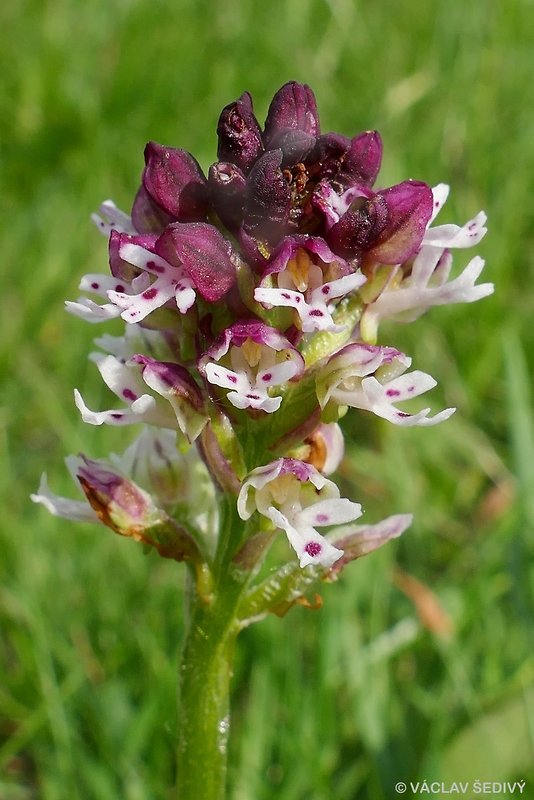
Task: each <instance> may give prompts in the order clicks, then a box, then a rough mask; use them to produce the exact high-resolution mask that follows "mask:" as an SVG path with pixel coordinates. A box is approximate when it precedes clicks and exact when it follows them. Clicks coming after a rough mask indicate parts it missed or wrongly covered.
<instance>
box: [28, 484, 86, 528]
mask: <svg viewBox="0 0 534 800" xmlns="http://www.w3.org/2000/svg"><path fill="white" fill-rule="evenodd" d="M30 498H31V499H32V500H33V502H34V503H40V504H41V505H43V506H44V507H45V508H46V510H47V511H49V512H50V514H53V515H54V516H55V517H63V519H70V520H73V521H74V522H99V519H98V517H97V515H96V514H95V512H94V511H93V509H92V508H91V506H90V505H89V504H88V503H87V502H84V501H83V500H70V499H69V498H67V497H60V496H59V495H56V494H53V493H52V492H51V491H50V488H49V486H48V481H47V479H46V474H44V473H43V475H42V476H41V482H40V483H39V489H38V490H37V492H35V494H31V495H30Z"/></svg>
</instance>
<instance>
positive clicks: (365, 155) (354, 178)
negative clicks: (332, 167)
mask: <svg viewBox="0 0 534 800" xmlns="http://www.w3.org/2000/svg"><path fill="white" fill-rule="evenodd" d="M381 163H382V139H381V137H380V134H379V133H378V131H365V133H360V134H359V136H355V137H354V138H353V139H352V140H351V142H350V145H349V147H348V148H347V151H346V153H345V155H344V157H343V159H342V161H341V163H340V167H339V171H338V174H337V179H338V180H339V182H340V183H341V185H342V186H343V187H344V188H348V187H350V186H355V185H363V186H372V185H373V184H374V182H375V180H376V177H377V175H378V173H379V170H380V165H381Z"/></svg>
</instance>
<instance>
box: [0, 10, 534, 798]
mask: <svg viewBox="0 0 534 800" xmlns="http://www.w3.org/2000/svg"><path fill="white" fill-rule="evenodd" d="M532 12H533V9H532V3H530V2H528V0H515V1H514V2H509V3H497V2H495V3H493V2H488V3H486V2H474V3H470V4H466V3H463V2H460V0H453V1H451V0H447V1H445V0H436V1H435V2H432V3H429V2H425V0H410V1H409V2H406V3H402V4H401V3H397V2H393V0H384V1H383V2H381V3H365V2H363V1H362V2H357V1H356V0H324V2H323V0H307V1H306V0H286V2H282V0H273V1H272V2H271V3H268V4H267V3H266V4H260V3H255V2H253V0H241V2H235V3H232V2H229V3H215V2H212V3H210V2H207V1H206V0H197V2H186V0H181V2H175V3H173V4H170V3H166V2H163V0H155V1H154V2H151V3H149V2H148V0H119V2H117V3H115V4H109V3H104V2H103V0H88V2H86V3H84V4H79V3H77V2H75V0H54V2H52V1H51V0H39V2H38V1H37V0H19V2H18V3H17V4H8V5H4V6H3V7H2V10H0V24H1V27H2V44H1V45H0V66H1V74H2V86H1V88H0V130H1V134H2V135H1V147H2V161H1V165H0V178H1V182H2V187H3V189H2V192H1V194H0V211H1V212H2V218H3V220H4V226H3V227H4V234H3V237H2V262H1V263H2V273H3V281H2V297H1V303H2V309H1V320H0V359H1V360H0V370H1V375H2V399H1V406H0V426H1V447H2V451H1V465H2V467H1V468H0V487H1V490H2V518H1V523H0V526H1V534H0V535H1V539H0V541H1V552H2V560H1V564H0V579H1V580H0V630H1V636H0V658H1V664H2V666H1V670H2V679H1V681H0V797H1V798H2V800H19V798H20V800H28V799H29V798H43V799H44V800H64V799H65V798H76V799H77V798H80V800H86V799H87V800H112V798H113V799H115V798H117V797H121V798H125V800H146V799H147V798H166V797H167V796H168V787H169V786H170V785H171V784H172V779H173V775H172V773H173V748H174V738H173V737H174V732H173V731H174V725H175V712H174V697H175V666H174V664H175V659H176V651H177V647H178V645H179V640H180V628H181V582H182V577H181V573H180V570H179V569H177V568H176V566H175V565H174V564H167V563H166V562H163V561H161V560H159V561H158V560H157V559H156V558H145V557H144V556H143V555H142V554H141V553H140V552H139V551H138V550H137V549H136V548H135V547H134V546H129V544H128V543H127V542H125V541H122V540H119V539H118V537H114V536H112V535H111V533H110V534H109V535H107V534H106V533H105V532H104V531H102V530H100V529H96V528H95V529H91V528H89V527H79V528H73V527H72V526H70V525H69V524H68V523H63V522H60V521H57V520H54V519H50V518H48V517H47V515H46V514H45V513H44V512H43V511H42V509H39V508H36V507H33V506H32V505H31V504H30V503H29V501H28V495H29V493H30V492H31V491H33V490H34V489H35V487H36V485H37V483H38V478H39V474H40V472H41V471H42V470H43V469H46V471H47V472H48V474H49V478H50V481H51V483H52V485H53V487H54V488H55V489H56V490H57V491H58V492H64V493H68V492H70V490H71V487H70V485H69V480H68V478H67V476H66V473H65V471H64V469H63V466H62V458H63V456H64V455H66V454H67V453H71V452H77V451H80V450H83V451H85V452H87V453H88V454H90V455H93V456H97V455H105V454H106V453H107V452H108V451H109V450H111V449H115V450H121V449H123V447H124V441H125V437H127V438H128V440H129V438H130V436H131V434H130V433H129V432H126V433H125V432H124V431H122V430H120V429H119V430H115V431H110V430H100V429H93V428H89V427H85V426H83V425H81V424H80V422H79V420H78V418H77V415H76V413H75V409H74V407H73V402H72V394H71V391H72V387H74V386H78V387H79V388H80V389H82V390H84V391H86V392H87V395H88V397H89V398H90V399H91V400H92V401H93V402H94V403H95V405H96V404H97V403H98V401H99V399H100V398H99V393H100V391H101V390H100V387H99V381H98V380H97V377H96V375H95V371H94V369H93V368H92V367H91V365H89V364H88V363H87V358H86V355H87V353H88V351H89V349H90V346H91V340H92V338H93V336H94V335H96V333H97V331H96V329H95V328H92V327H90V326H87V325H85V324H84V323H82V322H81V321H79V320H76V319H74V318H71V317H68V316H67V315H65V314H64V313H63V310H62V300H63V298H65V297H70V298H73V297H75V296H76V295H77V289H76V286H77V282H78V280H79V277H80V276H81V275H82V274H83V273H84V272H88V271H98V270H100V269H103V268H104V266H105V262H106V253H105V244H104V242H103V240H102V239H101V238H100V237H99V235H98V234H97V233H96V232H95V231H94V230H93V229H92V227H91V225H90V223H89V222H88V215H89V213H90V212H91V211H92V210H94V209H95V208H96V207H97V206H98V204H99V202H100V201H101V200H102V199H104V198H105V197H108V196H109V197H113V198H114V199H115V200H116V202H117V203H118V204H119V205H120V206H122V207H124V208H128V207H129V203H130V201H131V198H132V196H133V192H134V191H135V189H136V187H137V183H138V179H139V174H140V171H141V166H142V148H143V146H144V143H145V141H147V140H148V139H150V138H153V139H156V140H158V141H161V142H164V143H167V144H174V145H179V146H182V147H184V148H186V149H189V150H191V151H193V152H194V153H195V154H196V155H197V157H198V158H199V160H200V161H201V163H202V164H203V165H204V166H205V167H207V166H208V165H209V164H210V163H211V161H212V160H213V159H214V157H215V126H216V122H217V116H218V113H219V110H220V108H221V107H222V106H223V105H224V104H226V103H227V102H229V101H230V100H231V99H233V98H235V97H236V96H238V95H239V94H240V93H241V92H242V91H243V90H244V89H249V90H250V91H251V92H252V93H253V95H254V99H255V103H256V108H257V110H258V112H259V116H260V118H261V117H262V115H263V114H264V112H265V111H266V109H267V105H268V102H269V99H270V97H271V96H272V94H273V92H274V91H275V90H276V88H278V86H279V85H281V84H282V83H283V82H284V81H286V80H288V79H290V78H294V79H297V80H301V81H305V82H308V83H310V84H311V85H312V87H313V88H314V90H315V92H316V94H317V98H318V102H319V108H320V111H321V118H322V124H323V128H324V130H328V129H334V130H340V131H342V132H344V133H346V134H352V133H355V132H357V131H359V130H362V129H365V128H378V129H379V130H380V131H381V133H382V135H383V138H384V142H385V160H384V166H383V170H382V173H381V182H382V183H383V184H384V185H388V184H391V183H393V182H396V181H398V180H402V179H404V178H406V177H414V178H420V179H424V180H427V181H428V182H430V183H437V182H439V181H446V182H448V183H450V184H451V186H452V194H451V199H450V200H449V203H448V204H447V207H446V209H445V211H444V212H443V217H444V221H446V220H455V221H459V222H463V221H464V220H465V219H468V218H469V217H470V216H472V215H474V213H476V212H477V211H478V210H479V208H485V209H486V210H487V212H488V214H489V219H490V233H489V234H488V236H487V237H486V239H485V240H484V242H483V243H482V245H481V246H480V248H479V252H480V253H481V254H482V255H483V256H484V257H485V258H486V259H487V267H486V280H493V281H494V282H495V283H496V286H497V292H496V294H495V295H494V296H493V297H492V298H490V299H487V300H484V301H482V302H480V303H478V304H476V305H474V306H460V307H453V308H450V309H437V310H435V311H434V313H432V314H431V315H429V316H428V317H426V318H424V319H422V320H420V321H419V322H418V323H417V325H414V326H409V327H405V328H404V327H401V326H397V327H394V326H390V327H389V328H387V329H385V330H384V331H383V333H382V341H383V342H387V343H390V344H396V345H398V346H400V347H402V348H405V349H406V351H407V352H408V353H410V354H411V355H412V356H413V357H414V361H415V363H416V365H417V366H418V367H419V368H421V369H423V370H426V371H429V372H430V373H431V374H433V375H435V377H436V378H437V379H438V381H439V382H440V388H439V390H436V391H435V392H434V399H433V403H434V405H435V407H436V408H438V407H439V405H440V401H443V402H445V403H446V404H447V405H457V406H458V407H459V410H458V412H457V414H456V416H455V418H453V420H451V421H450V422H449V423H447V424H446V425H444V426H442V427H438V428H436V429H432V430H431V431H425V430H422V431H414V430H407V431H399V430H392V429H391V427H388V426H387V425H385V424H384V425H383V424H381V423H380V421H377V422H374V423H370V422H368V421H365V422H363V421H362V419H360V418H359V417H358V416H357V415H354V416H353V417H352V419H351V420H349V421H348V422H347V435H348V437H349V439H350V442H351V444H350V448H349V449H350V452H349V458H347V460H346V462H345V464H344V467H343V470H342V480H343V483H344V484H345V486H344V488H345V489H346V491H347V492H349V493H350V494H351V496H353V497H354V498H355V499H358V500H361V501H362V503H363V505H364V507H365V508H366V516H367V518H368V519H372V520H375V519H379V518H380V517H382V516H385V515H387V514H389V513H394V512H401V511H410V510H413V511H414V512H415V513H416V522H415V524H414V527H413V529H412V530H411V531H410V532H409V533H408V534H407V535H406V536H405V537H404V538H403V540H402V541H400V542H399V543H396V544H392V545H390V546H389V547H388V548H387V549H386V550H384V552H380V553H377V554H376V555H374V556H373V557H372V558H369V559H366V560H363V561H362V562H359V563H358V564H357V565H356V566H355V567H354V568H353V570H352V571H351V572H349V573H347V574H345V575H344V576H343V579H342V580H341V581H340V582H339V583H338V584H336V585H334V586H332V587H329V588H328V589H327V591H325V593H324V594H325V605H324V608H323V609H322V610H321V611H315V612H313V611H306V610H305V609H302V608H299V609H296V610H294V611H292V612H291V613H290V614H289V615H288V616H287V618H286V619H285V620H283V621H280V620H278V619H275V618H273V619H269V620H268V621H266V622H264V623H262V624H261V625H259V626H256V627H254V628H252V629H250V630H248V631H246V632H245V633H244V634H243V636H242V639H241V642H240V648H239V656H238V663H237V665H236V674H235V679H234V706H235V714H234V722H235V728H234V736H233V739H232V764H233V766H232V770H231V776H230V778H231V798H232V800H248V799H249V798H256V799H257V800H268V799H269V798H272V797H273V796H274V795H276V797H279V798H280V800H303V799H304V798H306V800H359V798H366V799H367V798H369V800H384V799H385V798H392V797H394V796H395V794H394V789H393V787H394V784H395V782H396V781H398V780H405V781H409V780H414V781H415V780H423V779H425V778H426V779H427V780H430V779H431V778H433V779H435V778H442V779H444V780H451V781H452V780H460V779H461V778H462V777H463V775H468V776H470V777H472V778H479V779H480V780H493V779H495V780H505V779H515V778H518V779H524V780H527V784H529V786H530V790H531V791H532V790H534V772H533V768H532V763H533V762H534V759H533V754H534V741H533V734H532V731H533V730H534V721H533V720H534V716H533V714H534V712H533V698H532V692H533V686H534V655H533V651H532V645H531V640H532V618H533V611H534V601H533V596H532V595H533V586H534V581H533V567H532V564H533V561H532V556H533V550H534V543H533V536H534V504H533V498H534V434H533V414H532V402H531V380H530V375H531V374H532V366H533V364H532V362H533V358H534V355H533V354H534V347H533V344H534V342H533V338H534V337H533V328H532V324H531V319H532V313H533V311H534V293H533V292H532V290H531V286H532V280H533V277H534V276H533V269H532V252H534V247H533V245H534V236H533V215H532V201H531V198H532V190H533V175H534V147H533V144H532V143H533V141H534V118H533V116H532V113H531V110H530V108H529V104H528V101H527V98H528V97H529V95H530V92H531V88H532V68H533V66H534V64H533V61H534V59H533V56H532V48H531V41H530V36H529V30H532V26H533V24H534V18H533V17H534V15H533V13H532ZM457 261H458V264H460V265H461V264H462V263H465V262H463V261H462V256H461V254H460V256H459V257H458V258H457ZM440 395H441V396H440ZM396 564H398V565H400V566H401V567H402V569H403V570H404V571H405V572H407V573H409V575H411V576H414V577H415V578H417V579H418V581H419V582H420V584H423V589H421V586H419V584H418V586H419V590H418V591H419V593H418V594H417V592H416V597H417V599H418V601H419V605H417V603H414V600H413V591H412V599H410V598H409V597H408V596H406V594H405V593H403V592H401V591H400V589H399V585H400V584H401V583H402V578H401V577H399V576H401V575H402V574H404V573H399V572H398V568H397V567H396V566H395V565H396ZM425 585H426V586H431V587H432V590H433V592H434V598H435V599H437V602H438V604H439V608H440V609H441V612H442V614H441V616H440V615H439V614H438V615H437V616H436V615H435V616H434V617H433V618H432V620H433V621H432V620H431V628H433V630H429V628H428V620H427V624H426V626H425V624H424V622H425V616H424V613H425V610H426V612H427V614H428V611H429V603H430V602H431V601H430V600H429V597H428V594H425V593H424V586H425ZM421 592H423V593H422V594H421ZM421 614H422V615H423V616H421ZM443 614H445V615H447V616H446V617H444V616H443ZM446 619H448V620H450V621H451V622H452V625H453V628H454V631H453V632H452V633H451V632H449V633H447V624H446ZM496 731H498V733H497V734H496ZM496 735H498V736H500V737H501V738H502V743H503V746H502V747H495V736H496ZM516 740H517V741H519V742H520V743H521V744H520V746H519V745H518V746H513V743H514V742H516ZM505 745H507V746H505ZM475 752H476V753H478V756H477V757H476V758H475V755H474V753H475ZM477 758H478V760H477ZM477 770H478V772H477ZM474 773H476V775H475V774H474Z"/></svg>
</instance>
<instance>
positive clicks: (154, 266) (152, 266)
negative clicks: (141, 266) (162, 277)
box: [147, 261, 165, 273]
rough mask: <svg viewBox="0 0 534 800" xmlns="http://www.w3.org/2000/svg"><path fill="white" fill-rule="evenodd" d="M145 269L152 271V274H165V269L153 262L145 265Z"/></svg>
mask: <svg viewBox="0 0 534 800" xmlns="http://www.w3.org/2000/svg"><path fill="white" fill-rule="evenodd" d="M147 269H153V270H154V272H160V273H161V272H165V267H163V266H162V265H161V264H156V263H155V262H154V261H149V262H148V263H147Z"/></svg>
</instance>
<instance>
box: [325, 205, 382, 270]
mask: <svg viewBox="0 0 534 800" xmlns="http://www.w3.org/2000/svg"><path fill="white" fill-rule="evenodd" d="M387 220H388V208H387V204H386V201H385V200H384V199H383V198H382V197H379V196H378V195H377V196H375V197H373V198H372V199H371V200H366V199H364V198H361V197H360V198H358V199H357V200H356V201H355V202H354V203H352V205H351V207H350V208H349V210H348V211H347V212H345V214H343V216H342V217H341V219H340V220H339V222H337V223H336V224H335V225H333V226H332V228H331V229H330V230H329V232H328V234H327V237H326V240H327V242H328V244H329V245H330V247H331V248H332V250H333V251H334V252H335V253H337V254H338V255H340V256H343V257H344V258H357V257H358V256H360V255H361V254H362V252H364V251H367V250H369V249H370V248H371V247H372V246H373V245H374V244H375V242H376V241H377V239H378V237H379V236H380V234H381V233H382V231H383V230H384V228H385V227H386V225H387Z"/></svg>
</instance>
